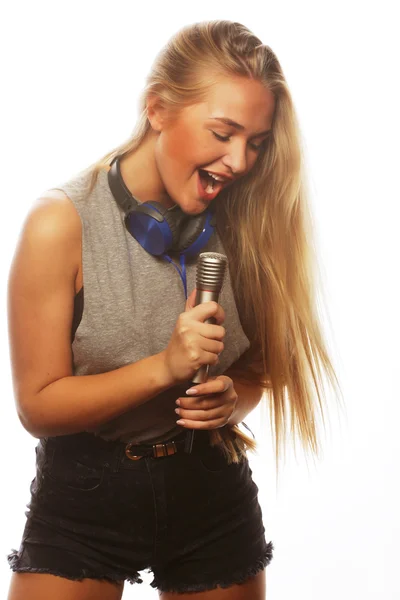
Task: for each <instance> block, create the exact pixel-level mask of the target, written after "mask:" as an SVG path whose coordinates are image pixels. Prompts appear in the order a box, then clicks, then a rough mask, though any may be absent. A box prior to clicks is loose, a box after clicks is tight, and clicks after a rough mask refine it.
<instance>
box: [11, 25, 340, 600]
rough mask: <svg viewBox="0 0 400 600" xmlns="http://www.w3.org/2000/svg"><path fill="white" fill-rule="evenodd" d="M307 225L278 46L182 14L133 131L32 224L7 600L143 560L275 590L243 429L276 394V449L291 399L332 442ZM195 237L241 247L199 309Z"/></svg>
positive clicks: (222, 247)
mask: <svg viewBox="0 0 400 600" xmlns="http://www.w3.org/2000/svg"><path fill="white" fill-rule="evenodd" d="M110 117H111V118H112V112H111V113H110ZM311 233H312V232H311V228H310V218H309V212H308V207H307V197H306V192H305V184H304V175H303V172H302V155H301V149H300V138H299V129H298V126H297V121H296V117H295V111H294V108H293V104H292V100H291V96H290V92H289V90H288V86H287V83H286V81H285V78H284V76H283V73H282V69H281V66H280V64H279V62H278V59H277V57H276V56H275V54H274V53H273V52H272V50H271V49H270V48H269V47H268V46H266V45H263V44H262V42H261V41H260V40H259V39H258V38H257V37H256V36H255V35H254V34H253V33H252V32H251V31H249V30H248V29H247V28H246V27H245V26H243V25H241V24H239V23H233V22H230V21H212V22H202V23H197V24H194V25H190V26H188V27H185V28H184V29H182V30H181V31H179V32H178V33H177V34H176V35H175V36H174V37H173V38H172V39H171V40H170V42H169V43H168V44H167V46H166V47H165V48H163V49H162V50H161V52H160V53H159V55H158V56H157V58H156V60H155V62H154V64H153V66H152V69H151V72H150V74H149V76H148V79H147V82H146V86H145V89H144V91H143V95H142V97H141V104H140V115H139V120H138V123H137V126H136V128H135V130H134V132H133V134H132V136H131V137H130V138H129V139H128V140H127V141H126V142H125V143H123V144H121V145H120V146H118V147H117V148H115V149H114V150H113V151H112V152H110V153H108V154H107V155H106V156H104V157H103V158H102V159H101V160H99V161H98V162H96V164H94V165H91V166H90V167H89V168H87V169H85V171H83V172H81V173H79V174H78V175H76V176H75V177H73V178H72V179H70V180H68V181H67V182H65V183H63V184H61V185H57V186H56V187H55V188H53V189H50V190H49V191H47V192H46V193H45V194H43V196H42V197H41V198H40V199H39V200H38V201H37V202H35V204H34V206H33V207H32V209H31V211H30V212H29V215H28V216H27V218H26V221H25V223H24V226H23V229H22V233H21V236H20V240H19V244H18V247H17V250H16V253H15V256H14V260H13V264H12V267H11V272H10V278H9V324H10V345H11V361H12V369H13V381H14V390H15V397H16V404H17V410H18V415H19V417H20V419H21V423H22V425H23V427H24V428H25V429H26V430H27V431H28V432H29V433H30V434H31V435H33V436H34V437H36V438H38V439H39V442H38V444H37V446H36V467H37V472H36V477H35V479H34V480H33V481H32V483H31V487H30V492H31V498H30V502H29V504H28V511H27V512H26V516H27V520H26V525H25V529H24V532H23V536H22V540H21V543H20V546H19V550H16V549H13V550H12V552H11V553H10V555H9V557H8V560H9V564H10V567H11V568H12V570H13V571H14V573H13V575H12V580H11V586H10V593H9V600H20V599H22V598H24V599H25V598H29V599H30V600H39V599H40V600H45V599H47V598H49V599H50V598H56V597H62V598H63V599H64V600H67V599H71V600H72V599H73V600H84V599H85V600H86V599H88V598H96V600H117V599H119V598H121V596H122V593H123V588H124V582H125V580H127V581H129V582H130V583H136V582H138V583H141V582H142V580H141V578H140V576H139V571H141V570H145V569H148V570H149V571H150V570H151V571H152V572H153V574H154V579H153V581H152V583H151V585H152V586H153V587H154V588H157V589H158V592H159V595H160V598H161V599H162V600H172V599H173V598H176V597H178V596H179V597H180V598H182V599H183V600H184V599H186V598H187V599H189V598H194V597H195V598H198V599H199V600H227V599H229V600H249V599H251V600H262V599H264V598H265V593H266V579H265V567H266V566H267V565H268V564H269V562H270V561H271V559H272V554H273V543H272V541H271V540H268V538H266V536H265V533H266V532H265V527H264V524H263V520H262V519H263V516H262V513H261V508H260V505H259V503H258V498H257V492H258V488H257V486H256V484H255V483H254V481H253V479H252V476H251V475H252V471H251V469H250V468H249V462H248V456H247V452H248V451H254V450H255V448H256V442H255V441H254V439H253V438H252V437H249V436H248V435H247V434H246V433H244V432H243V431H242V430H241V428H239V424H240V423H243V422H244V419H245V418H246V416H247V415H248V414H249V413H250V412H251V411H252V410H253V409H254V408H255V407H256V406H257V405H258V403H259V402H260V400H261V397H262V393H263V392H265V395H264V398H265V400H266V401H268V403H269V407H270V413H271V423H273V424H274V429H275V440H276V446H275V448H276V457H277V459H278V457H279V449H280V445H281V444H282V440H283V439H284V434H285V426H286V424H287V421H286V414H287V409H286V404H287V403H288V406H289V410H290V414H291V420H292V427H293V428H297V431H298V433H299V434H300V439H301V440H302V442H303V444H304V447H305V448H311V449H312V450H313V451H314V452H315V453H316V452H317V450H318V444H317V431H316V412H317V411H316V409H317V405H316V403H315V402H314V400H313V398H314V394H313V392H315V391H316V392H317V396H318V399H319V408H320V409H322V403H321V395H322V394H321V392H322V376H323V374H324V373H325V375H327V377H328V379H329V380H330V381H331V383H332V384H335V382H336V377H335V373H334V370H333V367H332V365H331V362H330V359H329V356H328V354H327V351H326V347H325V344H324V341H323V337H322V334H321V327H320V323H319V321H318V316H317V312H316V304H315V293H316V292H315V289H316V288H315V284H314V262H313V259H312V256H313V254H312V243H311ZM200 252H213V253H219V254H223V255H225V256H226V257H227V259H228V263H227V264H228V269H227V272H226V277H225V281H224V285H223V288H222V291H221V294H220V297H219V300H218V303H217V302H211V301H210V302H205V303H203V304H199V305H196V302H195V294H196V290H195V285H196V280H195V275H196V263H197V259H198V256H199V253H200ZM188 291H189V292H190V293H189V294H188V293H187V292H188ZM210 318H211V319H214V321H212V320H211V321H208V320H209V319H210ZM203 365H209V377H208V380H206V381H204V382H203V383H200V384H199V385H196V386H194V389H193V386H191V385H190V382H191V381H192V380H193V377H194V375H195V374H196V372H197V370H198V369H199V368H200V367H202V366H203ZM190 387H191V388H192V389H191V390H190V391H188V388H190ZM191 432H193V435H194V437H193V439H192V438H190V435H191ZM190 439H191V442H189V440H190Z"/></svg>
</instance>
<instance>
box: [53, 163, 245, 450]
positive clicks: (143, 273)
mask: <svg viewBox="0 0 400 600" xmlns="http://www.w3.org/2000/svg"><path fill="white" fill-rule="evenodd" d="M89 182H90V172H87V171H81V172H80V173H78V174H77V175H76V176H74V177H73V178H71V179H69V180H68V181H66V182H65V183H63V184H61V185H58V186H57V187H56V188H53V189H59V190H62V191H63V192H64V193H65V194H66V195H67V196H68V198H69V199H70V200H71V202H72V203H73V204H74V206H75V208H76V210H77V212H78V214H79V217H80V219H81V223H82V272H83V287H82V288H81V290H80V291H79V293H78V294H77V295H76V296H75V304H74V318H73V325H72V332H71V344H72V354H73V374H74V375H77V376H79V375H95V374H98V373H105V372H107V371H112V370H114V369H118V368H120V367H122V366H124V365H128V364H131V363H134V362H136V361H138V360H141V359H143V358H146V357H148V356H151V355H154V354H157V353H159V352H161V351H162V350H164V349H165V348H166V347H167V345H168V343H169V340H170V337H171V335H172V332H173V330H174V327H175V324H176V321H177V318H178V316H179V315H180V313H182V312H183V311H184V309H185V302H186V298H185V292H184V288H183V283H182V280H181V278H180V276H179V274H178V272H177V271H176V269H175V268H174V266H173V265H171V264H170V263H168V262H167V261H166V260H165V259H163V258H161V257H157V256H153V255H151V254H149V253H148V252H146V251H145V250H144V248H142V246H141V245H140V244H139V243H138V242H137V241H136V240H135V239H134V238H133V237H132V236H131V234H130V233H129V232H128V230H127V229H126V227H125V223H124V216H125V215H124V211H123V210H122V209H121V208H120V206H119V205H118V204H117V202H116V200H115V199H114V197H113V195H112V193H111V190H110V187H109V184H108V173H107V171H106V170H105V169H103V170H101V171H100V172H99V174H98V178H97V181H96V183H95V186H94V189H93V191H92V192H91V193H90V194H88V188H89ZM201 252H220V253H222V254H225V251H224V248H223V245H222V243H221V240H220V238H219V236H218V234H217V232H215V233H214V234H213V235H212V236H211V238H210V240H209V241H208V243H207V244H206V245H205V246H204V247H203V248H202V249H201ZM176 264H179V263H176ZM196 264H197V259H192V261H187V263H186V276H187V293H188V295H189V294H190V293H191V291H192V290H193V289H194V288H195V287H196ZM219 304H221V306H222V307H223V308H224V311H225V322H224V324H223V325H224V327H225V329H226V334H225V338H224V350H223V352H222V353H221V354H220V357H219V363H218V364H217V365H211V366H210V368H209V377H212V376H216V375H220V374H222V373H223V372H224V371H225V370H226V369H227V368H228V367H229V366H230V365H232V364H233V363H234V362H235V361H236V360H237V359H238V358H239V357H240V356H241V355H242V354H243V353H244V352H245V351H246V350H247V349H248V348H249V346H250V342H249V340H248V338H247V336H246V335H245V333H244V331H243V329H242V326H241V323H240V319H239V315H238V312H237V308H236V304H235V300H234V297H233V291H232V287H231V280H230V274H229V267H228V268H227V269H226V274H225V279H224V284H223V286H222V290H221V293H220V296H219ZM134 386H135V382H134V380H132V390H133V389H134ZM185 389H187V388H186V386H185ZM184 395H185V394H184V392H183V391H182V386H174V387H171V388H169V389H168V390H166V391H164V392H162V393H160V394H158V395H157V396H155V397H153V398H151V399H150V400H147V401H146V402H145V403H143V404H141V405H139V406H136V407H133V408H132V409H129V410H128V411H126V412H125V413H123V414H121V415H119V416H117V417H115V418H113V419H112V420H110V421H108V422H107V423H103V424H102V425H100V426H98V427H97V428H96V429H90V430H88V431H91V432H93V433H95V434H96V435H98V436H100V437H102V438H103V439H106V440H120V441H123V442H133V443H135V444H141V443H146V444H154V443H157V442H162V441H165V440H167V439H170V438H173V437H175V436H176V435H177V434H179V433H181V432H182V428H181V427H180V426H179V425H176V421H177V420H178V416H177V414H176V413H175V408H176V405H175V400H176V399H177V398H178V397H180V396H184Z"/></svg>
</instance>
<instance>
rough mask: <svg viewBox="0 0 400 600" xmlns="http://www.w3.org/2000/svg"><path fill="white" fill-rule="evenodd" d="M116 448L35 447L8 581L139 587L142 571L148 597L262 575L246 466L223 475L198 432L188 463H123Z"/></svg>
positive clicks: (265, 554) (264, 549) (73, 440)
mask: <svg viewBox="0 0 400 600" xmlns="http://www.w3.org/2000/svg"><path fill="white" fill-rule="evenodd" d="M185 434H186V432H183V434H182V436H185ZM179 437H181V436H179ZM175 439H178V438H175ZM125 446H126V445H125V444H123V443H121V442H109V441H105V440H103V439H101V438H99V437H97V436H95V435H93V434H90V433H79V434H74V435H67V436H59V437H53V438H45V439H41V440H39V442H38V444H37V446H36V448H35V450H36V477H35V478H34V479H33V481H32V483H31V486H30V492H31V498H30V501H29V503H28V504H27V508H28V511H26V513H25V514H26V516H27V520H26V524H25V528H24V532H23V536H22V541H21V544H20V548H19V551H17V550H12V552H11V554H10V555H9V556H8V561H9V565H10V567H11V569H12V570H13V571H17V572H34V573H38V572H39V573H52V574H55V575H59V576H61V577H66V578H68V579H74V580H82V579H83V578H87V577H88V578H95V579H104V580H109V581H123V580H128V581H129V582H130V583H142V582H143V580H142V579H141V578H140V575H139V571H144V570H146V571H148V572H151V571H152V572H153V575H154V579H153V581H152V582H151V584H150V585H151V586H152V587H153V588H157V589H158V590H160V591H165V592H168V591H169V592H190V591H193V592H196V591H203V590H210V589H214V588H217V587H229V586H231V585H234V584H240V583H243V582H245V581H246V580H247V579H248V578H249V577H252V576H254V575H255V574H256V573H258V572H259V571H260V570H262V569H263V568H265V567H266V566H267V564H268V563H269V562H270V561H271V559H272V552H273V544H272V542H269V543H268V544H267V542H266V540H265V536H264V533H265V529H264V526H263V521H262V511H261V507H260V505H259V502H258V497H257V495H258V487H257V485H256V484H255V483H254V481H253V480H252V477H251V475H252V471H251V469H250V467H249V462H248V459H247V457H246V458H245V459H244V460H242V462H240V463H239V464H231V465H228V463H227V461H226V459H225V457H224V455H223V454H222V452H221V450H220V449H219V448H218V447H211V446H210V444H209V438H208V433H207V432H206V431H199V430H196V431H195V437H194V442H193V448H192V452H191V453H190V454H187V453H183V452H182V453H179V452H178V453H176V454H173V455H171V456H165V457H161V458H153V457H150V456H145V457H144V458H142V459H140V460H131V459H129V458H128V456H127V455H126V454H125Z"/></svg>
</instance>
